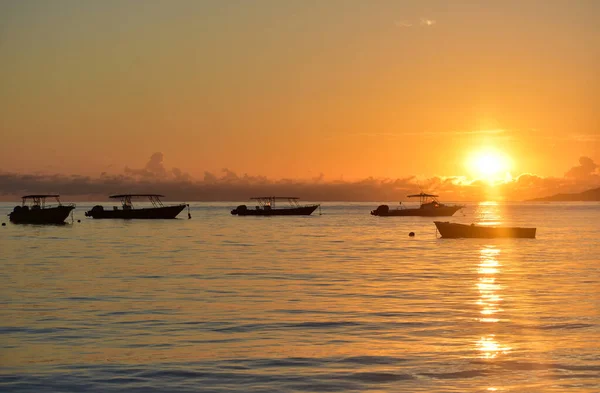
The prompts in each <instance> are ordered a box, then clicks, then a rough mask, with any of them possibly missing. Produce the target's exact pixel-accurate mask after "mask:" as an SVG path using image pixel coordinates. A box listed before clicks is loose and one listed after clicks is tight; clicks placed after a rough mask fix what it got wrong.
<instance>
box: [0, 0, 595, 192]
mask: <svg viewBox="0 0 600 393" xmlns="http://www.w3.org/2000/svg"><path fill="white" fill-rule="evenodd" d="M599 16H600V2H597V1H593V0H588V1H560V0H555V1H527V0H526V1H496V2H492V1H480V2H472V1H452V2H450V1H351V0H339V1H336V0H331V1H275V0H273V1H261V0H257V1H223V0H215V1H191V0H190V1H181V0H179V1H152V0H148V1H143V2H140V1H133V0H124V1H122V0H119V1H116V0H115V1H112V0H107V1H96V2H91V1H78V0H72V1H65V0H54V1H42V0H39V1H12V2H10V1H4V2H1V3H0V134H1V143H0V171H4V172H10V173H36V172H43V173H58V174H79V175H90V176H99V175H100V173H102V172H107V173H122V172H123V169H124V168H125V167H126V166H128V167H132V168H140V167H143V166H144V165H145V164H146V163H147V162H148V157H150V155H152V154H153V153H155V152H161V153H162V154H163V155H164V157H165V161H166V162H168V166H169V167H176V168H181V170H183V171H185V172H186V173H188V174H190V175H191V176H192V177H195V178H200V179H201V178H202V177H203V176H204V173H205V171H208V172H211V173H219V172H220V171H221V170H222V168H229V169H230V170H232V171H236V172H238V173H249V174H252V175H261V176H267V177H269V178H274V179H279V178H292V179H311V178H314V177H318V176H319V175H320V174H321V173H322V174H324V176H325V179H329V180H335V179H345V180H356V179H363V178H367V177H369V176H373V177H376V178H386V177H387V178H398V177H406V176H411V175H419V176H476V175H477V171H476V170H473V168H472V165H473V164H472V163H471V164H469V162H472V158H470V157H472V156H474V155H477V154H481V152H482V151H493V152H494V153H493V154H496V155H500V156H502V157H504V158H503V160H504V161H505V162H504V164H505V165H504V166H503V167H502V168H501V171H502V172H503V174H502V175H503V176H504V172H510V174H511V175H512V176H514V177H516V176H518V175H519V174H521V173H534V174H537V175H539V176H563V175H564V173H565V172H566V171H567V170H568V169H569V168H571V167H573V166H574V165H576V164H577V162H578V161H577V160H578V159H579V157H581V156H585V157H590V158H591V159H593V160H595V161H596V162H599V161H600V151H599V145H600V110H599V109H600V106H599V105H600V104H599V103H600V71H599V70H600V23H599V22H598V17H599ZM469 160H471V161H469ZM484 161H485V160H484ZM469 166H471V167H469Z"/></svg>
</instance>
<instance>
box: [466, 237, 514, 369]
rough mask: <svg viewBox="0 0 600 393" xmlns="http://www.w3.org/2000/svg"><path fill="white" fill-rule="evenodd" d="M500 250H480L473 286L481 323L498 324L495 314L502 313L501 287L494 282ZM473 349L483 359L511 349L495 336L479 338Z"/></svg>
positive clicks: (498, 268) (498, 269)
mask: <svg viewBox="0 0 600 393" xmlns="http://www.w3.org/2000/svg"><path fill="white" fill-rule="evenodd" d="M499 254H500V250H499V249H498V248H496V247H494V246H484V247H483V248H482V249H481V250H480V263H479V267H478V269H477V273H479V278H478V279H477V283H476V284H475V285H476V287H477V290H478V291H479V299H478V300H477V304H478V305H479V306H480V307H481V310H480V312H479V313H480V314H481V317H480V318H478V321H479V322H482V323H487V324H489V323H498V322H500V318H498V317H497V314H499V313H501V312H502V311H504V310H503V309H502V308H501V307H500V302H501V301H502V297H501V296H500V294H499V291H500V290H501V289H502V286H501V285H499V284H498V283H497V281H496V275H497V274H498V273H499V272H500V268H501V265H500V263H499V262H498V259H497V258H498V255H499ZM475 347H476V349H477V351H479V353H480V357H481V358H484V359H493V358H496V357H497V356H499V355H501V354H506V353H508V352H509V351H510V350H511V348H510V347H508V346H506V345H503V344H501V343H499V342H498V340H497V339H496V335H495V334H487V335H485V336H482V337H480V338H479V340H478V341H477V342H476V344H475Z"/></svg>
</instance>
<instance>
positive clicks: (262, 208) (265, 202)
mask: <svg viewBox="0 0 600 393" xmlns="http://www.w3.org/2000/svg"><path fill="white" fill-rule="evenodd" d="M250 200H254V201H256V202H257V204H258V205H257V206H255V208H254V209H248V206H246V205H240V206H238V207H236V208H235V209H233V210H232V211H231V214H233V215H238V216H309V215H311V214H312V213H313V212H314V211H315V210H317V208H318V207H320V206H321V205H320V204H314V205H300V203H299V202H298V200H299V198H297V197H274V196H269V197H254V198H250ZM278 201H287V202H288V205H286V206H284V207H276V203H277V202H278Z"/></svg>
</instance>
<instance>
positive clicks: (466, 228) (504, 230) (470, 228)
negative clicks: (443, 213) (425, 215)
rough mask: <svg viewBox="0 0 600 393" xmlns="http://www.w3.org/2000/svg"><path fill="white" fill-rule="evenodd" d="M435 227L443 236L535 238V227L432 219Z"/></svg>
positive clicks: (453, 237)
mask: <svg viewBox="0 0 600 393" xmlns="http://www.w3.org/2000/svg"><path fill="white" fill-rule="evenodd" d="M433 223H434V224H435V227H436V228H437V230H438V231H439V232H440V235H441V236H442V237H443V238H451V239H456V238H465V237H466V238H486V239H489V238H497V237H509V238H527V239H533V238H535V231H536V228H520V227H492V226H484V225H475V224H471V225H465V224H457V223H453V222H448V221H446V222H442V221H434V222H433Z"/></svg>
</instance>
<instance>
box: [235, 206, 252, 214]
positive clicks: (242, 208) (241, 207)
mask: <svg viewBox="0 0 600 393" xmlns="http://www.w3.org/2000/svg"><path fill="white" fill-rule="evenodd" d="M246 210H248V206H246V205H239V206H238V207H236V208H235V209H233V210H232V211H231V214H239V213H241V212H245V211H246Z"/></svg>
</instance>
